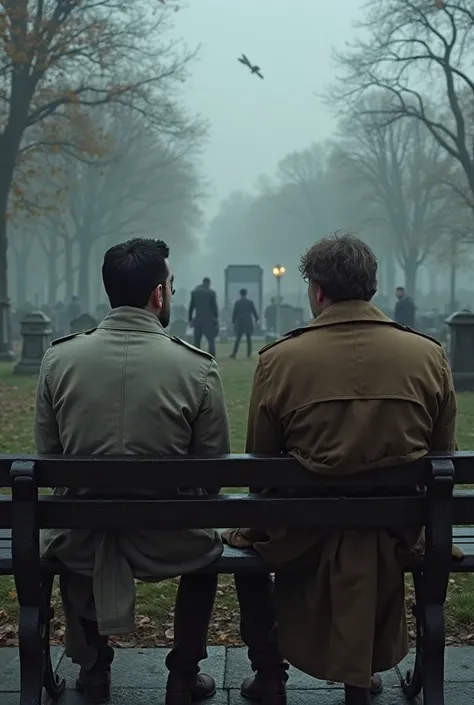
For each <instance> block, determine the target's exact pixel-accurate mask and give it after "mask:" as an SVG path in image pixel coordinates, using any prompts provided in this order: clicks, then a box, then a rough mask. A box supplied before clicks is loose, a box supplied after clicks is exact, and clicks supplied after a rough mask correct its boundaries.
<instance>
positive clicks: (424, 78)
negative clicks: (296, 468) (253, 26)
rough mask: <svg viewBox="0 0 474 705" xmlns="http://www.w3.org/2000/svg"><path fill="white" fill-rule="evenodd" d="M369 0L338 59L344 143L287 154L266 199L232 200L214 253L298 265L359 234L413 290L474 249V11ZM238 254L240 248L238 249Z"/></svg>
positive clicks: (466, 2)
mask: <svg viewBox="0 0 474 705" xmlns="http://www.w3.org/2000/svg"><path fill="white" fill-rule="evenodd" d="M437 5H439V3H438V4H435V3H434V2H433V1H432V0H368V2H367V3H366V5H365V15H364V19H363V21H362V22H360V23H359V25H358V29H359V30H362V33H361V36H363V37H364V38H363V39H357V40H355V41H354V42H353V43H352V44H351V45H350V46H349V47H348V48H347V49H346V50H345V51H343V52H340V53H338V54H336V56H335V59H336V61H337V64H338V66H339V69H340V79H339V80H338V81H337V82H336V83H335V84H334V85H333V86H331V87H330V88H329V90H328V94H327V101H328V103H329V105H330V106H331V107H332V109H333V110H334V112H335V114H336V116H337V120H338V128H337V132H336V135H335V137H334V139H332V140H331V141H328V142H326V143H323V144H321V143H315V144H313V145H310V146H309V147H308V148H307V149H304V150H302V151H299V152H294V153H292V154H290V155H287V156H286V157H285V158H284V159H283V160H282V161H281V162H280V163H279V165H278V168H277V171H276V174H275V175H273V176H272V177H271V178H270V177H264V178H262V179H260V182H259V184H258V187H259V188H258V193H257V194H256V195H255V196H251V195H250V194H247V193H243V192H242V193H235V194H232V195H231V196H230V197H229V198H228V199H227V200H226V201H225V202H223V203H222V204H221V208H220V211H219V213H218V215H217V216H216V218H215V219H214V221H213V222H212V223H211V226H210V228H209V233H208V246H209V249H214V248H217V249H218V250H219V248H220V249H224V248H225V249H226V251H227V253H229V254H228V255H227V256H229V255H230V252H232V248H233V250H234V251H235V257H236V261H237V260H239V261H240V259H241V253H242V249H245V245H244V248H243V247H242V246H243V244H244V243H248V247H249V249H250V248H251V250H252V252H255V253H256V255H257V257H260V258H261V261H268V255H269V253H271V252H272V251H275V249H277V251H278V253H279V257H280V259H283V260H284V261H285V262H289V263H292V264H296V263H297V258H298V255H299V253H300V252H301V251H302V250H304V249H305V247H307V246H309V245H310V244H311V243H313V242H314V240H315V239H317V238H318V237H320V236H322V235H323V234H324V233H326V232H328V231H330V230H335V229H337V228H344V229H351V230H354V229H356V230H358V231H359V232H360V233H361V234H362V235H363V236H364V238H365V239H366V240H368V241H369V242H370V244H371V245H372V246H373V247H374V249H375V250H376V251H377V253H378V254H379V259H380V260H381V270H382V271H381V276H382V277H384V279H385V281H386V282H388V283H389V290H390V291H391V290H392V289H393V287H394V285H395V279H394V277H395V263H398V265H399V266H400V267H401V268H402V270H403V272H404V276H405V286H406V289H407V290H408V292H410V293H412V294H414V293H415V290H416V284H417V275H418V273H419V269H420V266H421V265H423V264H427V263H429V264H431V265H432V266H433V268H436V267H439V265H440V263H441V264H446V262H449V264H450V269H451V289H452V292H451V298H453V297H454V291H453V290H455V274H456V269H457V266H458V265H459V264H460V263H463V262H465V261H466V255H467V253H468V252H469V250H470V248H471V246H472V242H473V220H472V217H473V213H474V149H473V144H474V121H473V115H474V76H473V75H472V46H473V44H474V7H473V6H472V2H471V0H447V1H446V2H444V3H443V6H442V7H438V6H437ZM229 248H230V250H229Z"/></svg>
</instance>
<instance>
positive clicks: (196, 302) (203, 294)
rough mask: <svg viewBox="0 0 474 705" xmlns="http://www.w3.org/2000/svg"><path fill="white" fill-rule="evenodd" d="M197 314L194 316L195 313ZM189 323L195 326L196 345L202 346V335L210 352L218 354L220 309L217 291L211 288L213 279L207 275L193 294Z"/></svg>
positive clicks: (214, 354)
mask: <svg viewBox="0 0 474 705" xmlns="http://www.w3.org/2000/svg"><path fill="white" fill-rule="evenodd" d="M194 312H196V315H195V316H194V318H193V314H194ZM188 319H189V325H190V326H193V327H194V345H195V346H196V347H197V348H200V347H201V340H202V336H204V337H205V338H206V339H207V342H208V345H209V354H210V355H212V356H213V357H215V356H216V336H217V333H218V332H219V311H218V309H217V297H216V292H215V291H213V289H211V280H210V279H209V277H205V278H204V279H203V280H202V284H201V285H200V286H197V287H196V288H195V289H194V291H193V292H192V294H191V301H190V303H189V315H188Z"/></svg>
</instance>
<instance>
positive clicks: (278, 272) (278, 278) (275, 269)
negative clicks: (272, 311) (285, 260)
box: [273, 264, 286, 337]
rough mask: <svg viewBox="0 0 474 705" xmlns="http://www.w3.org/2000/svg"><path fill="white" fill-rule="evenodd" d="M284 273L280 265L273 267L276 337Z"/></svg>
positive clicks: (279, 330) (279, 332) (278, 330)
mask: <svg viewBox="0 0 474 705" xmlns="http://www.w3.org/2000/svg"><path fill="white" fill-rule="evenodd" d="M285 272H286V269H285V268H284V267H282V265H281V264H277V265H276V267H273V276H274V277H275V279H276V285H277V307H276V334H277V336H278V337H280V335H281V278H282V276H283V275H284V273H285Z"/></svg>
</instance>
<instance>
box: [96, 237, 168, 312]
mask: <svg viewBox="0 0 474 705" xmlns="http://www.w3.org/2000/svg"><path fill="white" fill-rule="evenodd" d="M169 253H170V252H169V248H168V245H166V244H165V243H164V242H163V241H162V240H145V239H143V238H134V239H133V240H128V241H127V242H122V243H120V245H114V246H113V247H111V248H110V249H109V250H107V252H106V253H105V256H104V263H103V265H102V281H103V282H104V288H105V291H106V293H107V296H108V297H109V301H110V306H111V307H112V308H117V307H118V306H134V307H135V308H145V306H146V305H147V303H148V301H149V299H150V296H151V292H152V291H153V290H154V289H155V288H156V287H157V286H158V284H165V282H166V279H167V278H168V274H169V271H168V265H167V264H166V259H167V258H168V257H169Z"/></svg>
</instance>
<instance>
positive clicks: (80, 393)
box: [35, 240, 230, 705]
mask: <svg viewBox="0 0 474 705" xmlns="http://www.w3.org/2000/svg"><path fill="white" fill-rule="evenodd" d="M167 256H168V248H167V246H166V245H165V244H164V243H163V242H160V241H155V240H132V241H130V242H128V243H123V244H121V245H117V246H115V247H113V248H111V249H110V250H109V251H108V252H107V253H106V255H105V259H104V266H103V270H102V271H103V278H104V285H105V289H106V291H107V294H108V296H109V299H110V305H111V311H110V313H109V314H108V315H107V316H106V317H105V318H104V320H103V321H102V322H101V323H100V324H99V326H98V327H97V329H95V330H93V331H88V332H86V333H83V334H80V335H76V336H67V337H66V338H62V339H60V340H58V341H55V342H54V343H53V344H52V346H51V347H50V348H49V349H48V350H47V352H46V354H45V356H44V359H43V363H42V367H41V372H40V376H39V380H38V392H37V401H36V419H35V431H36V445H37V449H38V451H39V452H40V453H52V454H55V453H61V454H62V453H65V454H67V455H92V454H98V455H107V454H138V455H140V454H142V455H154V456H160V455H162V456H163V455H185V454H188V453H190V454H196V455H201V456H206V455H207V456H209V455H219V454H222V453H228V452H229V450H230V447H229V427H228V421H227V413H226V409H225V403H224V395H223V389H222V383H221V380H220V377H219V373H218V370H217V365H216V362H215V360H214V359H213V358H212V357H211V356H210V355H208V354H207V353H204V352H202V351H200V350H197V349H196V348H193V347H192V346H189V345H187V344H186V343H184V342H183V341H182V340H180V339H178V338H174V337H170V336H169V335H167V333H166V331H165V328H166V326H167V325H168V323H169V314H170V301H171V296H172V293H173V275H172V274H171V271H170V268H169V266H168V262H167ZM159 471H160V466H159V465H157V472H159ZM196 483H197V484H198V483H199V477H198V478H196ZM130 485H131V486H130V494H131V495H132V496H134V495H136V494H137V489H136V488H134V487H133V475H132V476H131V478H130ZM208 489H209V490H212V488H208ZM110 491H111V492H112V493H113V491H114V490H113V488H111V490H110ZM56 492H62V490H61V489H57V490H56ZM188 492H192V493H193V494H203V492H204V490H200V489H195V490H188ZM78 493H79V494H80V495H85V494H87V488H84V489H81V490H80V491H79V492H78ZM141 494H143V492H142V493H141ZM41 539H42V550H43V555H44V557H45V558H54V559H58V560H60V561H62V562H63V563H64V564H65V565H66V566H67V567H68V568H69V569H70V571H71V572H70V573H69V574H68V575H67V577H65V578H62V581H61V594H62V599H63V604H64V611H65V616H66V626H67V632H66V648H67V653H68V655H69V656H70V657H71V658H72V660H73V661H74V662H75V663H77V664H78V665H79V666H80V667H81V670H80V675H79V679H78V681H77V688H78V689H79V690H85V695H86V699H87V700H88V701H89V702H92V703H96V702H104V701H105V700H106V699H107V698H108V697H109V694H110V665H111V662H112V659H113V650H112V649H111V648H110V646H108V643H107V636H108V635H111V634H123V633H126V632H130V631H132V630H133V629H134V607H135V582H134V581H135V578H139V579H142V580H147V581H155V582H158V581H160V580H164V579H166V578H171V577H177V576H180V575H181V576H183V577H182V578H181V582H180V587H179V590H178V596H177V601H176V610H175V624H174V647H173V650H172V651H171V652H170V654H169V655H168V658H167V666H168V669H169V670H170V676H169V679H168V688H167V696H166V698H167V699H166V703H167V705H188V704H189V703H191V700H193V701H196V700H201V699H203V698H207V697H209V696H210V695H212V694H213V692H214V691H215V683H214V681H213V679H212V678H211V677H210V676H205V675H199V665H198V664H199V661H200V660H202V659H204V658H206V656H207V654H206V638H207V629H208V626H209V619H210V616H211V613H212V608H213V604H214V598H215V594H216V588H217V577H216V576H215V575H208V576H207V575H202V576H200V575H194V574H193V571H196V570H198V569H199V568H202V567H204V566H206V565H208V564H209V563H212V562H213V561H215V560H216V559H218V558H219V557H220V555H221V553H222V541H221V538H220V535H219V534H218V532H216V531H214V530H213V529H194V530H184V529H183V530H170V531H167V530H157V531H144V530H135V531H130V530H127V526H126V517H124V528H123V531H122V532H100V531H92V530H55V529H49V530H45V531H43V532H42V537H41ZM158 686H159V684H158V683H157V687H158Z"/></svg>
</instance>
